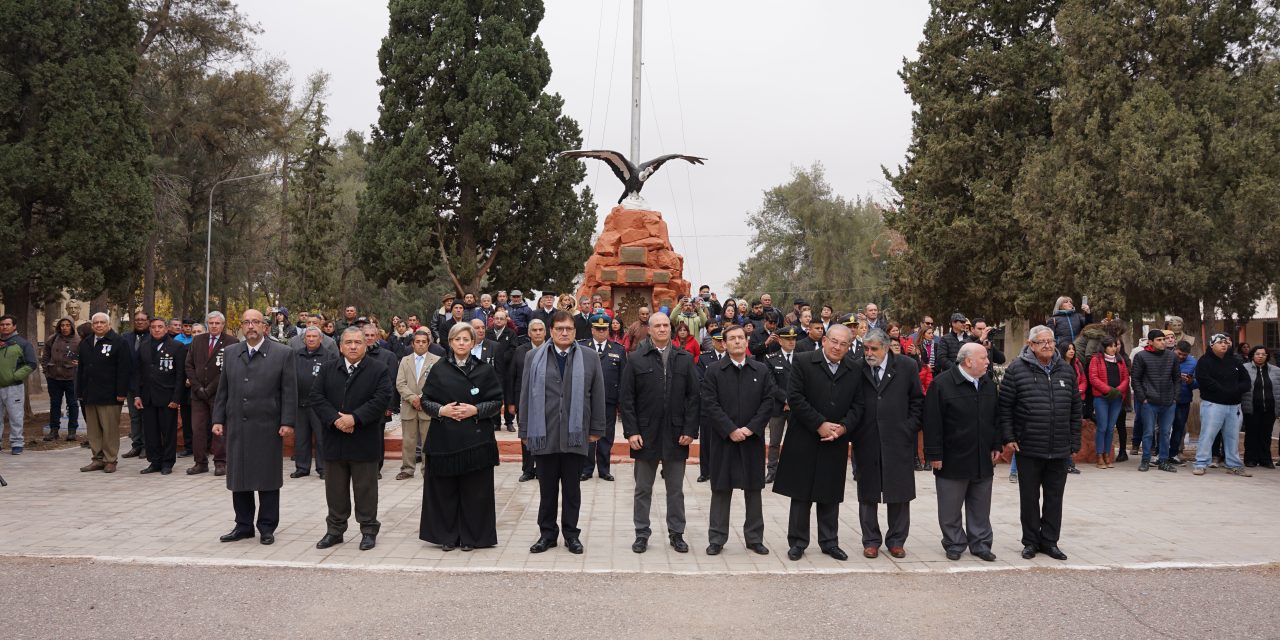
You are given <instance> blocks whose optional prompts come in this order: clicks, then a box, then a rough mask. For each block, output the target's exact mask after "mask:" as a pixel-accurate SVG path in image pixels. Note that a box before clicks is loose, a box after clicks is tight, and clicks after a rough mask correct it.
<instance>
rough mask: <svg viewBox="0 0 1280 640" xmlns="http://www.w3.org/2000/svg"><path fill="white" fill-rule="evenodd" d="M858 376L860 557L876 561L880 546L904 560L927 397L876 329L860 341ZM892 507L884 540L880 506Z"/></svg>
mask: <svg viewBox="0 0 1280 640" xmlns="http://www.w3.org/2000/svg"><path fill="white" fill-rule="evenodd" d="M862 349H863V351H862V360H861V361H860V366H859V367H858V376H859V377H860V378H861V379H862V387H861V389H860V390H859V391H858V394H857V396H856V397H855V399H854V413H855V416H856V417H858V418H859V419H858V420H857V421H855V422H854V423H853V432H852V433H851V437H850V441H851V442H852V444H853V457H854V459H855V460H856V461H857V463H858V466H857V472H856V473H855V474H854V479H855V480H857V482H858V520H859V522H860V523H861V526H862V555H863V556H865V557H867V558H874V557H876V556H878V555H879V554H880V545H881V543H884V544H885V545H886V546H888V547H889V555H891V556H893V557H895V558H902V557H905V556H906V550H905V545H906V542H907V533H908V531H909V530H910V528H911V501H912V500H914V499H915V497H916V479H915V475H914V474H915V450H916V440H917V436H918V434H919V433H920V414H921V411H922V410H923V408H924V392H923V391H921V386H920V369H919V365H917V364H916V361H915V360H914V359H913V358H908V357H905V356H895V355H894V354H892V353H890V352H889V336H887V335H885V333H884V332H883V331H880V330H879V329H874V330H872V331H870V332H868V333H867V335H866V336H864V337H863V338H862ZM881 502H884V503H887V504H888V505H889V507H888V511H889V530H888V532H887V533H886V534H885V535H883V536H882V535H881V532H880V521H879V516H878V515H877V512H878V510H879V503H881Z"/></svg>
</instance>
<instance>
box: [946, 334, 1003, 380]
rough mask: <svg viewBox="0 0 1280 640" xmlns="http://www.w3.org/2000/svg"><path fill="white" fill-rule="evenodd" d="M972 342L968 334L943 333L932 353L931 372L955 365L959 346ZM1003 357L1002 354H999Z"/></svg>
mask: <svg viewBox="0 0 1280 640" xmlns="http://www.w3.org/2000/svg"><path fill="white" fill-rule="evenodd" d="M970 342H974V339H973V336H971V335H969V334H967V333H966V334H963V335H957V334H956V333H955V332H954V331H949V332H947V333H945V334H943V336H942V339H941V340H939V341H938V344H937V346H935V347H934V349H937V353H935V354H933V355H934V358H933V374H934V375H940V374H941V373H942V372H944V371H947V370H948V369H951V368H952V367H954V366H956V356H958V355H960V347H962V346H964V345H966V344H968V343H970ZM1001 356H1002V357H1001V359H1003V354H1001Z"/></svg>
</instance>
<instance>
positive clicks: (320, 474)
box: [316, 471, 324, 480]
mask: <svg viewBox="0 0 1280 640" xmlns="http://www.w3.org/2000/svg"><path fill="white" fill-rule="evenodd" d="M316 475H318V476H320V479H321V480H324V472H323V471H317V472H316Z"/></svg>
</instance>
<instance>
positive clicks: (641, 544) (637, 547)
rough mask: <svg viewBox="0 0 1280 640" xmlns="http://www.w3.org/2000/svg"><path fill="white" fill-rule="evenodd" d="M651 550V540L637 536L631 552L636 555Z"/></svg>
mask: <svg viewBox="0 0 1280 640" xmlns="http://www.w3.org/2000/svg"><path fill="white" fill-rule="evenodd" d="M648 550H649V539H648V538H644V537H641V536H636V541H635V542H632V543H631V551H633V552H635V553H644V552H645V551H648Z"/></svg>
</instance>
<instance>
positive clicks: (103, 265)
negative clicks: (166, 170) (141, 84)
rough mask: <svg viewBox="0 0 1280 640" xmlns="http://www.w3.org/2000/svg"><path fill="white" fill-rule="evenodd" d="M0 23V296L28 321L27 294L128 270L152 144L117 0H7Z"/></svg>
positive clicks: (131, 38)
mask: <svg viewBox="0 0 1280 640" xmlns="http://www.w3.org/2000/svg"><path fill="white" fill-rule="evenodd" d="M0 24H3V25H4V26H3V28H0V246H3V247H4V250H3V251H0V295H3V298H4V303H5V308H6V310H7V311H8V312H9V313H12V314H14V315H15V316H17V317H18V320H19V324H18V326H19V329H20V330H24V331H26V330H29V327H28V323H27V316H28V307H29V305H30V304H31V303H43V302H45V301H51V300H54V299H56V298H57V297H58V296H59V295H61V293H62V291H63V290H64V289H67V290H70V291H71V292H72V293H73V294H75V295H78V296H81V297H93V296H96V295H97V294H99V293H100V292H102V291H103V290H104V289H105V288H106V287H107V286H109V285H111V284H113V283H116V282H119V281H121V280H122V279H124V278H127V277H135V278H136V277H137V274H138V271H137V269H138V266H139V264H140V259H141V254H142V248H143V247H144V246H145V243H146V239H147V234H148V233H149V231H150V226H151V223H152V217H151V215H150V210H151V206H152V202H151V188H150V183H149V178H148V175H149V172H148V168H147V157H148V153H149V151H150V144H149V141H148V137H147V129H146V126H145V124H144V122H143V120H142V117H141V110H140V109H139V106H138V104H137V103H136V102H135V100H134V98H133V97H132V95H131V93H130V91H131V87H132V79H133V73H134V69H135V67H136V66H137V64H138V54H137V52H136V50H135V47H136V46H137V43H138V36H139V31H138V24H137V22H136V16H135V15H134V13H133V12H132V11H131V10H130V8H129V3H128V2H127V0H101V1H99V2H78V1H75V0H12V1H10V2H4V3H0Z"/></svg>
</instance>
